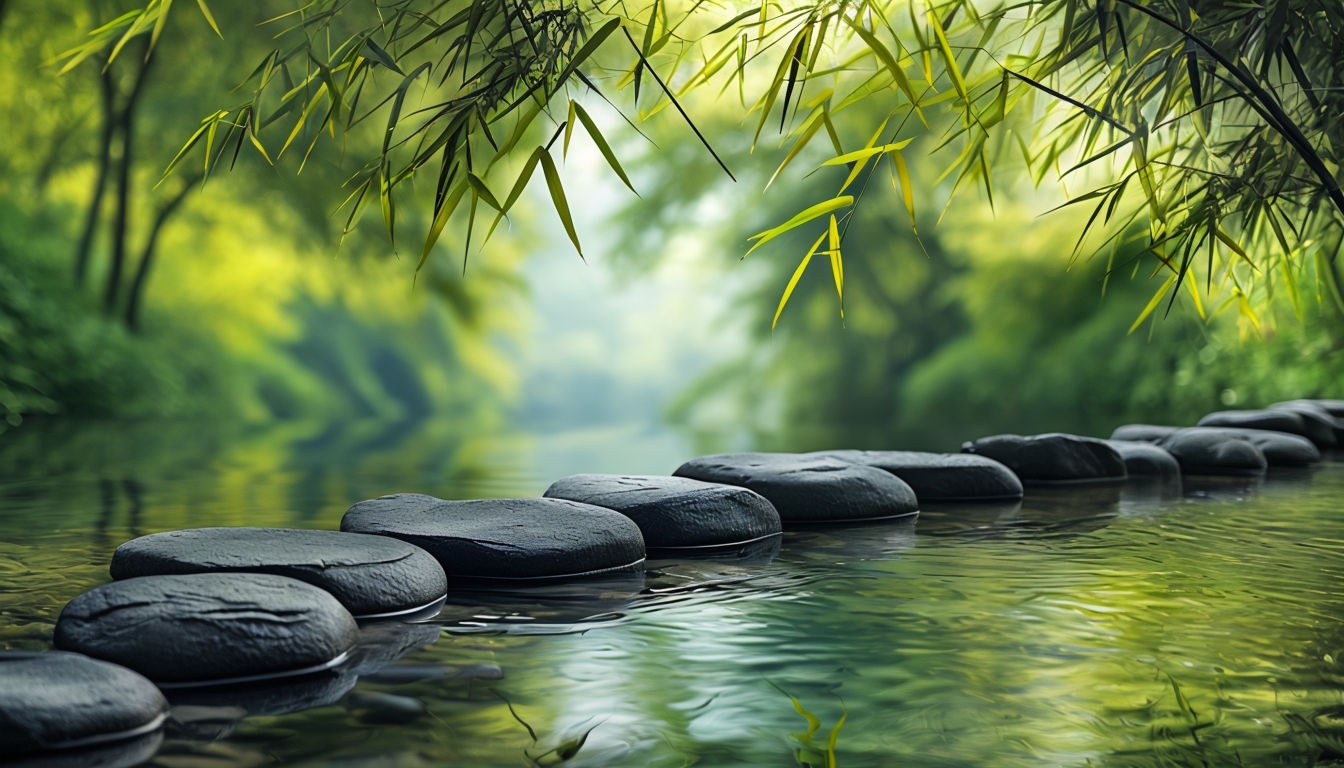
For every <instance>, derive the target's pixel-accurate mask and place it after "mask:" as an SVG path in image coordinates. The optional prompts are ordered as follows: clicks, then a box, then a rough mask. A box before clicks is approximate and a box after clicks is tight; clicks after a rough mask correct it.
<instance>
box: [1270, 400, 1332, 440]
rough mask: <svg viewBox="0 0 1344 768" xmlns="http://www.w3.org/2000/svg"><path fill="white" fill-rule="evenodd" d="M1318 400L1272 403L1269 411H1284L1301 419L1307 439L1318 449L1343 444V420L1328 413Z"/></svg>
mask: <svg viewBox="0 0 1344 768" xmlns="http://www.w3.org/2000/svg"><path fill="white" fill-rule="evenodd" d="M1322 402H1323V401H1320V400H1287V401H1285V402H1282V403H1273V404H1271V405H1270V406H1269V408H1270V410H1284V411H1289V412H1291V413H1295V414H1297V415H1298V416H1301V417H1302V425H1303V427H1305V428H1306V431H1307V432H1308V433H1309V434H1308V435H1307V437H1310V438H1311V441H1312V442H1313V443H1315V444H1316V445H1317V446H1318V447H1320V448H1335V447H1337V446H1339V445H1341V444H1344V419H1342V418H1340V417H1339V416H1336V415H1335V414H1333V413H1331V412H1330V409H1328V408H1326V407H1325V406H1324V405H1322V404H1321V403H1322Z"/></svg>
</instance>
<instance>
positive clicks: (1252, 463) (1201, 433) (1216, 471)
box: [1159, 427, 1269, 476]
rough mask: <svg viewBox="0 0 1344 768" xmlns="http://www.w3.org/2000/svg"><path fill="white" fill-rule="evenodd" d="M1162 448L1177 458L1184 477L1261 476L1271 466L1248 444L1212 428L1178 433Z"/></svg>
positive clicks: (1168, 439)
mask: <svg viewBox="0 0 1344 768" xmlns="http://www.w3.org/2000/svg"><path fill="white" fill-rule="evenodd" d="M1159 445H1160V446H1161V447H1162V448H1164V449H1166V450H1167V451H1168V452H1169V453H1171V455H1172V456H1175V457H1176V461H1178V462H1180V465H1181V473H1182V474H1184V475H1234V476H1236V475H1262V474H1264V472H1265V467H1267V466H1268V465H1269V463H1268V462H1267V461H1266V460H1265V454H1264V453H1263V452H1261V450H1260V449H1259V448H1257V447H1255V445H1253V444H1252V443H1251V442H1250V441H1249V440H1246V439H1243V438H1239V437H1237V436H1236V435H1235V434H1232V433H1228V432H1226V431H1224V430H1218V429H1215V428H1212V427H1190V428H1186V429H1178V430H1175V431H1173V432H1172V433H1171V434H1170V435H1168V436H1167V437H1165V438H1163V440H1162V441H1161V442H1160V443H1159Z"/></svg>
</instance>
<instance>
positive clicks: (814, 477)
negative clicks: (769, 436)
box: [672, 453, 919, 527]
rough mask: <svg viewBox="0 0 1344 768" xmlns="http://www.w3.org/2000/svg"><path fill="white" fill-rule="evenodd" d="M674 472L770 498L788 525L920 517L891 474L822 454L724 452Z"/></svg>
mask: <svg viewBox="0 0 1344 768" xmlns="http://www.w3.org/2000/svg"><path fill="white" fill-rule="evenodd" d="M672 474H674V475H676V476H677V477H689V478H693V479H695V480H703V481H705V482H708V483H723V484H725V485H738V486H742V487H743V488H750V489H751V490H753V491H755V492H757V493H759V494H760V495H762V496H764V497H765V498H767V499H769V500H770V503H771V504H773V505H774V506H775V509H777V510H778V511H779V517H780V520H781V521H783V523H784V525H785V526H786V527H787V526H788V525H790V524H814V523H844V522H862V521H867V520H885V519H891V518H903V517H913V516H915V515H918V514H919V502H918V500H917V499H916V498H915V492H914V491H913V490H911V489H910V486H909V485H907V484H906V483H905V481H903V480H901V479H900V478H898V477H896V476H895V475H893V474H891V473H890V472H886V471H884V470H881V469H878V468H876V467H869V466H864V465H861V464H851V463H849V462H845V461H840V460H838V459H832V458H825V457H821V456H809V455H804V454H796V453H724V454H717V455H713V456H701V457H699V458H695V459H691V460H690V461H688V462H686V463H685V464H682V465H681V466H680V467H678V468H677V470H676V471H675V472H673V473H672Z"/></svg>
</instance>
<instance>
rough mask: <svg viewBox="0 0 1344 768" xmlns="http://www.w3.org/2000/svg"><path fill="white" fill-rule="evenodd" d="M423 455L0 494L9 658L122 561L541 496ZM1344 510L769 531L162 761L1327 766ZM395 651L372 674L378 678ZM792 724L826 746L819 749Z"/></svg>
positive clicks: (501, 613)
mask: <svg viewBox="0 0 1344 768" xmlns="http://www.w3.org/2000/svg"><path fill="white" fill-rule="evenodd" d="M435 438H436V435H434V434H430V435H429V436H424V435H418V436H417V435H412V437H411V438H410V439H409V443H395V441H394V442H393V443H392V445H391V447H390V448H381V449H379V450H381V451H382V452H381V453H380V452H378V451H375V452H373V453H372V454H371V455H369V456H365V457H363V458H360V457H358V456H354V455H346V454H342V455H341V456H340V457H332V458H331V460H330V461H328V462H327V463H326V464H325V465H324V464H323V463H322V462H315V461H312V460H308V461H305V462H298V461H296V460H294V459H292V458H290V457H289V455H288V453H287V450H288V449H286V448H284V447H280V448H277V447H276V446H274V445H273V444H272V443H271V442H268V441H267V440H260V441H259V442H254V443H251V444H248V443H246V442H244V443H243V444H242V448H240V449H239V450H240V451H241V452H240V453H232V454H228V453H225V454H214V455H212V456H209V457H207V458H206V459H205V460H202V461H201V463H200V464H199V465H193V463H192V462H191V461H186V460H181V458H180V457H178V459H175V460H170V458H163V457H160V458H156V459H153V460H147V461H146V463H145V464H144V465H139V466H138V465H137V464H136V462H135V461H134V460H133V457H121V458H120V459H118V461H120V462H121V464H120V465H119V466H118V467H117V468H116V471H117V473H118V475H125V476H127V477H133V479H134V480H135V481H136V483H138V490H137V491H136V492H135V494H128V493H127V491H126V489H125V487H124V486H123V485H122V484H121V483H120V479H121V478H120V477H119V476H114V477H113V479H114V482H113V483H112V493H111V501H108V498H107V488H108V483H107V482H105V478H103V477H100V476H99V472H97V471H93V470H91V469H90V466H89V465H82V466H80V465H78V463H77V462H76V463H73V464H70V465H67V466H65V467H49V470H50V471H47V472H45V473H43V474H40V475H34V474H32V473H30V472H25V473H22V476H19V475H20V473H19V472H17V471H15V469H14V466H15V465H14V464H12V463H10V464H5V465H4V466H5V467H6V471H5V474H6V476H5V477H4V478H0V501H2V502H3V504H4V507H3V509H4V514H3V517H0V598H3V601H2V602H0V645H3V646H5V647H15V648H44V647H46V646H47V644H48V643H49V638H50V631H51V625H52V623H53V621H54V619H55V616H56V614H57V613H58V612H59V610H60V607H61V606H62V605H63V604H64V602H65V601H67V600H68V599H70V598H71V597H73V596H74V595H75V594H77V593H78V592H80V591H82V590H83V589H86V588H87V587H89V586H91V585H93V584H97V583H100V582H102V581H104V580H106V562H107V556H108V554H109V553H110V550H111V548H112V547H114V546H115V545H116V544H117V543H119V542H120V541H121V540H123V539H125V538H128V537H129V536H131V535H135V534H140V533H147V532H150V531H152V530H161V529H165V528H171V527H183V526H188V525H210V524H291V525H317V526H323V527H334V525H335V523H336V522H337V521H338V520H339V516H340V513H341V512H342V511H343V510H344V508H345V507H346V506H347V505H348V504H349V503H350V502H351V501H353V500H356V499H357V498H363V497H365V496H367V495H375V494H376V493H382V492H385V491H386V490H390V489H391V488H383V487H382V486H395V489H398V490H405V489H408V488H415V489H420V490H423V491H424V492H428V493H434V494H437V495H448V496H453V495H456V496H458V497H464V496H468V495H473V494H477V495H506V494H507V493H518V494H525V493H537V492H538V491H539V489H540V488H541V487H544V486H545V485H546V484H547V483H548V482H549V480H550V479H552V478H537V477H531V476H529V474H528V470H527V469H526V467H527V462H526V460H525V458H526V457H525V452H519V451H513V449H511V448H509V447H508V446H509V445H510V444H508V443H502V444H501V443H474V444H471V443H457V444H445V445H442V446H439V447H438V449H437V452H436V453H435V454H434V457H433V458H432V459H427V458H426V456H425V453H424V448H425V446H427V445H435V444H436V443H435V442H434V439H435ZM356 443H357V444H362V443H360V441H356ZM501 446H503V447H501ZM268 451H269V453H268ZM511 451H513V452H511ZM259 454H260V455H259ZM0 457H3V455H2V454H0ZM482 457H484V458H482ZM8 460H12V454H11V455H10V456H9V457H8ZM509 460H513V461H514V462H515V463H514V464H512V465H509V464H507V463H506V462H507V461H509ZM25 461H26V463H27V465H28V466H29V468H31V460H25ZM155 462H157V463H155ZM519 467H524V469H519ZM268 468H269V471H268ZM621 470H622V468H621V467H595V468H594V471H621ZM669 470H670V468H669ZM510 489H513V490H510ZM351 494H356V495H354V496H352V495H351ZM359 494H363V495H359ZM136 496H138V500H137V498H135V497H136ZM1342 499H1344V463H1339V462H1334V463H1328V464H1325V465H1322V466H1321V467H1318V468H1316V469H1314V470H1311V471H1302V472H1293V473H1280V472H1275V473H1272V474H1271V475H1270V476H1268V477H1267V478H1266V479H1264V480H1263V481H1257V482H1246V481H1236V482H1214V481H1198V482H1196V481H1192V480H1190V479H1187V480H1186V482H1185V483H1184V485H1183V486H1182V487H1173V486H1162V485H1156V486H1154V485H1151V484H1141V483H1132V484H1127V485H1123V486H1113V487H1110V488H1105V489H1071V490H1064V491H1052V492H1048V493H1046V492H1033V493H1031V494H1029V496H1028V498H1027V499H1026V500H1025V501H1024V502H1022V503H1021V504H1008V505H1003V504H999V505H992V506H983V507H972V506H966V505H962V506H948V507H930V508H928V509H925V510H924V512H923V514H922V515H921V517H920V519H919V520H918V521H917V522H914V523H910V522H904V523H895V524H877V525H870V526H847V527H844V528H818V529H807V530H801V531H792V532H788V533H787V534H786V535H785V537H784V539H783V541H782V543H781V546H780V550H779V552H778V553H777V554H773V553H767V554H766V555H765V556H763V557H758V558H757V559H755V560H748V561H733V560H706V561H651V562H650V563H649V564H648V566H647V568H646V571H645V572H644V573H643V574H642V575H640V576H637V577H624V578H621V579H616V580H607V581H604V582H591V583H585V584H580V585H569V586H556V587H554V588H551V589H549V590H546V591H545V592H543V593H536V592H530V593H524V594H516V593H514V594H507V593H500V592H497V591H496V592H481V591H478V592H462V593H457V594H455V595H454V596H453V599H452V600H450V603H449V605H448V606H446V607H445V609H444V611H443V612H442V613H441V614H440V615H439V616H438V617H436V619H435V620H434V621H433V622H431V623H430V624H429V625H427V626H423V627H419V628H415V629H414V631H413V632H412V631H411V630H410V629H408V630H407V631H408V632H409V634H407V635H405V636H397V637H395V638H393V639H390V640H389V639H386V638H383V639H378V640H376V641H375V640H374V639H370V641H369V642H370V645H369V648H370V650H369V651H368V652H369V653H370V654H372V655H373V657H374V658H372V660H371V661H369V662H368V667H367V669H368V670H369V672H368V674H365V675H364V676H363V677H360V678H359V679H358V680H357V681H353V682H352V681H351V680H349V679H339V680H337V679H333V680H331V681H326V687H325V688H323V687H322V686H320V685H315V686H313V688H312V690H311V691H308V692H306V693H305V694H304V695H308V696H310V697H312V698H311V699H308V700H306V701H307V702H308V703H309V704H314V705H316V706H315V707H314V708H311V709H307V710H304V711H299V712H292V713H282V712H283V708H282V707H278V706H273V708H272V709H271V710H262V711H272V712H275V714H267V715H260V716H253V717H249V718H246V719H243V720H241V721H238V720H237V717H236V714H235V715H233V717H232V719H230V716H229V713H230V712H232V711H235V710H229V709H227V708H223V709H221V708H216V709H214V710H208V711H209V712H214V713H215V715H216V716H217V719H219V720H221V722H219V723H217V722H215V721H212V720H210V719H209V718H206V719H205V720H204V721H203V722H204V723H205V724H204V725H202V724H201V723H200V722H198V723H197V724H196V725H195V726H194V728H193V729H190V730H181V729H179V730H178V731H175V732H173V733H170V734H169V738H168V739H167V741H166V742H165V744H164V746H163V747H162V748H161V751H160V753H159V758H157V759H158V761H159V763H160V764H162V765H174V766H176V765H204V764H207V763H208V764H210V765H220V766H242V765H256V764H260V763H263V762H278V763H281V764H296V765H298V764H303V765H367V764H375V765H395V766H401V765H408V766H414V765H443V764H460V765H480V766H494V765H500V766H505V765H507V766H516V765H527V764H528V758H527V757H526V755H531V756H533V757H535V758H537V759H538V761H539V762H540V763H541V764H554V763H555V762H557V761H558V759H559V754H558V753H557V752H556V751H553V750H556V749H557V748H559V749H561V750H564V749H565V748H567V747H571V748H572V747H573V746H574V745H576V744H577V743H578V739H579V738H580V737H581V736H582V735H583V734H585V733H587V737H586V740H584V741H583V743H582V746H581V747H580V748H578V750H577V753H576V754H575V755H574V756H573V757H572V759H569V760H567V761H564V764H566V765H575V766H624V765H639V766H681V765H688V764H692V763H696V764H701V765H714V766H718V765H760V766H790V765H797V764H799V762H800V760H811V761H814V762H815V761H816V760H817V759H818V757H817V756H818V755H820V759H821V760H823V761H824V760H825V751H826V747H827V739H828V737H829V736H830V735H831V732H832V729H833V728H835V726H836V724H837V723H838V722H839V721H840V718H841V717H842V716H844V717H845V720H844V722H843V724H842V725H841V726H840V728H839V730H838V731H837V732H836V746H835V758H836V763H837V765H840V766H889V765H919V766H1039V765H1096V766H1131V765H1133V766H1148V765H1199V764H1208V765H1237V764H1244V765H1265V764H1283V765H1304V766H1305V765H1313V764H1319V763H1325V762H1329V761H1331V760H1335V761H1338V760H1341V759H1344V667H1341V666H1340V665H1341V663H1342V661H1341V660H1344V590H1341V588H1340V587H1341V579H1342V578H1344V505H1342V504H1341V500H1342ZM137 505H138V506H137ZM277 511H278V512H279V516H278V518H277ZM772 554H773V556H771V555H772ZM390 631H391V630H388V629H386V628H382V629H378V630H374V629H366V634H369V633H376V632H384V633H387V632H390ZM417 633H419V634H417ZM393 634H395V633H393ZM434 639H436V642H432V643H429V644H428V645H425V646H424V647H419V646H420V645H421V644H423V643H427V642H429V640H434ZM403 651H409V652H407V653H406V654H405V655H403V656H401V657H400V658H398V659H397V660H396V661H394V662H392V663H393V664H394V666H392V667H385V668H383V669H382V671H377V669H378V664H379V663H381V662H378V658H379V657H377V654H379V653H382V654H384V656H385V657H386V658H392V657H395V656H396V655H397V654H398V653H402V652H403ZM358 671H360V672H363V671H364V669H363V668H361V669H360V670H358ZM501 674H502V677H501V676H500V675H501ZM351 685H352V687H351ZM347 689H348V692H346V691H347ZM296 695H297V694H296ZM790 697H793V698H792V699H791V698H790ZM794 700H796V702H797V707H795V701H794ZM270 701H271V702H272V703H274V702H275V701H276V699H271V700H270ZM207 703H209V702H207ZM245 704H246V703H245ZM246 706H251V707H253V708H254V709H253V711H254V712H255V711H258V710H257V709H256V708H255V706H256V705H255V704H249V705H246ZM799 708H801V710H803V711H805V712H806V713H808V715H810V716H813V717H815V718H816V719H817V728H816V730H815V731H814V732H813V733H812V734H811V735H810V736H808V735H806V733H805V732H806V731H807V728H808V721H807V719H806V717H805V716H804V715H803V714H801V713H800V711H799ZM212 728H213V729H214V730H211V729H212ZM529 729H530V730H529ZM210 734H212V735H210ZM821 764H824V762H823V763H821Z"/></svg>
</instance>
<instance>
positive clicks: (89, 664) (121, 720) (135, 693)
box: [0, 651, 168, 761]
mask: <svg viewBox="0 0 1344 768" xmlns="http://www.w3.org/2000/svg"><path fill="white" fill-rule="evenodd" d="M167 712H168V702H167V700H165V699H164V697H163V694H162V693H160V692H159V689H158V688H157V687H156V686H155V685H154V684H153V683H152V682H150V681H149V680H147V679H145V677H144V676H143V675H140V674H138V673H136V672H133V671H131V670H129V669H127V668H126V667H122V666H118V665H116V664H109V663H108V662H105V661H99V660H97V659H91V658H89V657H88V656H83V655H80V654H77V653H66V652H63V651H51V652H48V653H23V652H15V651H0V761H4V760H6V759H13V758H15V757H17V756H19V755H26V754H30V753H38V752H45V751H48V750H62V751H65V750H82V749H85V748H88V747H94V746H98V745H104V744H111V743H115V742H122V741H130V740H134V739H137V738H138V737H141V736H144V735H145V734H149V733H152V732H154V731H157V730H158V729H159V728H160V727H161V726H162V725H163V723H164V720H165V718H166V717H167Z"/></svg>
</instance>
